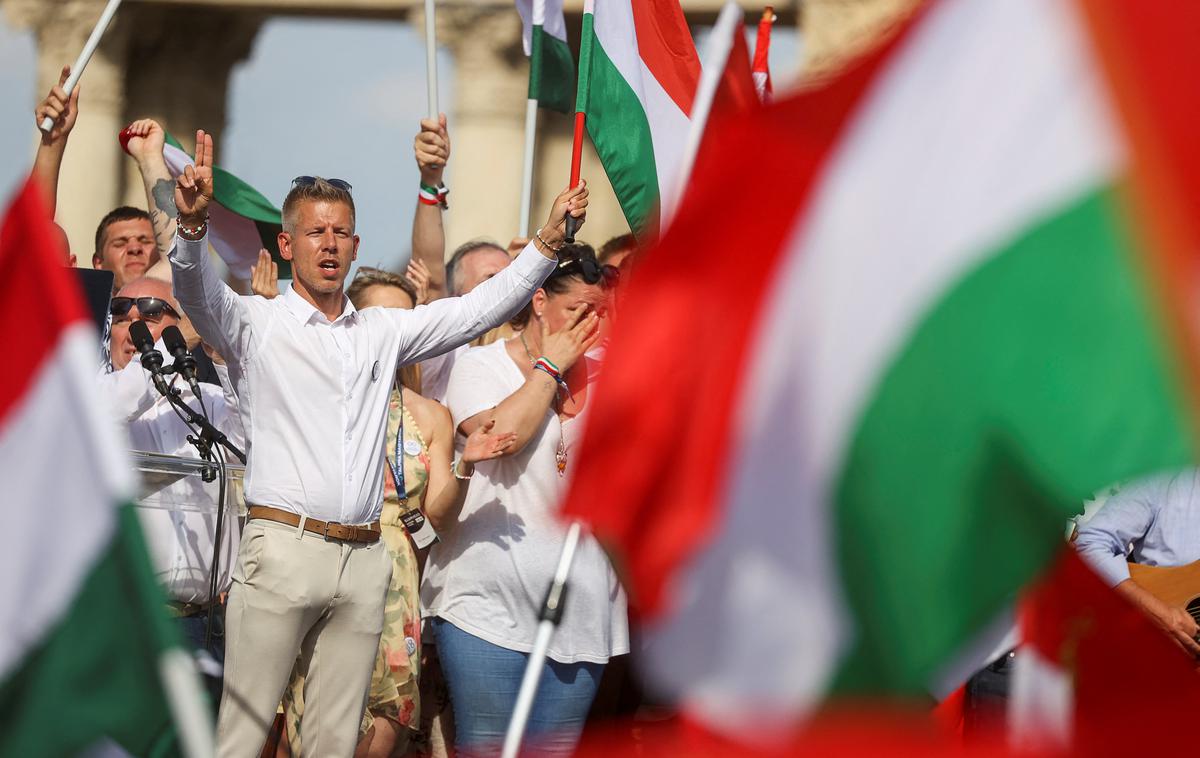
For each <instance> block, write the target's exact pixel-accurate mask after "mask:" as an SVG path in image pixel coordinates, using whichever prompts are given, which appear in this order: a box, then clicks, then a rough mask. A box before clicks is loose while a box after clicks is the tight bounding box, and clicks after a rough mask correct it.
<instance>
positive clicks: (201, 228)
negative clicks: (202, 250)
mask: <svg viewBox="0 0 1200 758" xmlns="http://www.w3.org/2000/svg"><path fill="white" fill-rule="evenodd" d="M175 225H176V227H177V228H178V230H179V236H180V237H183V238H184V239H185V240H189V241H191V242H199V241H200V240H202V239H204V235H205V234H206V233H207V232H208V217H207V216H206V217H205V218H204V220H203V221H201V222H200V223H199V224H196V225H195V226H188V225H187V224H185V223H183V219H182V218H180V217H179V216H176V217H175Z"/></svg>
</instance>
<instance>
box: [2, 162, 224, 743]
mask: <svg viewBox="0 0 1200 758" xmlns="http://www.w3.org/2000/svg"><path fill="white" fill-rule="evenodd" d="M40 198H41V196H40V195H39V194H38V193H37V192H36V191H35V188H34V186H33V184H32V183H30V184H28V185H26V187H25V188H24V190H22V191H21V193H20V194H19V195H18V196H17V198H16V201H15V202H14V203H13V205H12V207H11V208H10V209H9V211H8V214H7V216H6V217H5V219H4V222H3V226H2V227H0V265H3V267H4V270H5V271H7V272H8V276H6V277H5V279H4V282H3V284H2V285H0V324H3V325H4V327H5V330H6V331H7V332H8V333H9V334H10V335H20V336H19V342H20V344H21V351H20V352H21V359H20V360H17V361H12V362H10V363H9V364H8V365H7V367H6V368H5V370H4V372H3V374H2V377H3V378H0V475H3V479H4V483H5V484H4V486H5V488H6V493H5V499H4V515H5V519H6V523H5V528H4V530H3V532H0V542H2V543H3V544H2V546H0V629H3V630H4V631H3V632H2V633H0V727H2V735H3V736H0V755H3V756H35V755H75V754H77V753H80V752H81V751H83V750H85V749H86V748H88V747H89V746H92V745H94V744H95V743H97V741H100V740H106V739H107V740H112V741H115V742H117V743H119V744H120V745H121V746H122V747H124V748H125V749H126V750H128V751H129V752H131V753H133V754H134V755H139V756H141V755H177V754H179V750H180V745H179V744H178V743H176V741H175V740H176V728H178V733H179V736H180V738H181V739H182V742H183V750H184V754H185V755H201V754H205V753H207V754H209V755H211V754H212V740H211V734H209V733H208V731H206V730H210V729H211V723H210V722H209V719H208V718H207V717H206V716H205V708H204V705H203V703H202V701H201V700H200V698H201V694H200V689H199V683H198V681H197V680H196V675H195V668H194V666H193V664H192V661H191V657H190V656H189V655H188V654H187V653H185V652H184V651H183V650H182V649H181V648H179V647H178V646H177V645H178V644H179V640H178V632H177V631H176V629H175V627H174V626H173V625H172V624H171V621H170V619H169V618H167V616H166V606H165V600H164V599H163V597H162V593H161V591H160V590H159V589H158V586H157V585H156V584H155V580H154V575H153V573H152V571H151V568H150V565H149V561H148V558H147V557H146V546H145V543H144V541H143V539H142V534H141V530H140V528H139V526H138V521H137V517H136V516H135V515H134V513H133V510H132V508H131V507H130V506H128V505H122V503H127V502H128V501H129V499H130V498H131V497H132V495H133V481H132V468H131V467H130V464H129V462H128V461H127V460H126V458H125V455H124V453H123V451H124V449H125V447H126V444H125V443H124V442H122V441H120V440H119V439H118V437H117V434H116V427H115V425H114V422H113V421H112V420H110V418H108V417H107V416H106V415H105V413H104V407H105V406H104V403H103V398H97V397H96V388H95V374H96V339H97V337H96V331H95V328H94V327H93V325H92V320H91V318H90V316H89V315H88V313H87V310H86V308H85V306H84V302H83V296H82V293H81V292H79V290H78V285H77V284H76V281H75V276H74V275H73V272H72V271H71V270H70V269H68V268H64V267H63V266H61V265H59V264H58V260H59V258H60V257H61V256H60V255H59V254H58V253H56V252H55V245H56V243H55V241H54V239H55V238H54V236H53V234H52V232H51V226H50V217H49V215H48V214H47V213H46V211H45V209H44V208H43V207H42V203H41V199H40ZM172 712H173V713H174V715H175V717H176V718H175V719H174V725H173V723H172V722H173V719H172Z"/></svg>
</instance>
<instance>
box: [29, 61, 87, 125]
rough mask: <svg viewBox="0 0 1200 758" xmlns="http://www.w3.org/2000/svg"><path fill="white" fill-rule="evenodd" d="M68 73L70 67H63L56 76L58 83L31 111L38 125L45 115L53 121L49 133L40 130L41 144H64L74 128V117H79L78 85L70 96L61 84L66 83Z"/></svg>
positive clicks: (69, 73)
mask: <svg viewBox="0 0 1200 758" xmlns="http://www.w3.org/2000/svg"><path fill="white" fill-rule="evenodd" d="M70 75H71V67H70V66H65V67H63V70H62V73H61V74H60V75H59V77H58V84H57V85H56V86H54V87H52V88H51V89H50V92H49V94H47V95H46V99H44V100H42V102H40V103H38V107H37V108H35V109H34V111H33V116H34V118H35V119H36V121H37V123H38V124H39V125H40V124H41V123H42V119H44V118H47V117H49V118H50V120H51V121H53V122H54V126H52V127H51V128H50V133H49V134H47V133H45V132H42V144H43V145H61V144H65V143H66V141H67V137H68V136H69V135H70V134H71V130H72V129H74V128H75V119H76V118H78V117H79V85H78V84H77V85H75V89H74V90H73V91H72V92H71V96H70V97H67V93H66V90H64V89H63V85H64V84H66V83H67V77H69V76H70Z"/></svg>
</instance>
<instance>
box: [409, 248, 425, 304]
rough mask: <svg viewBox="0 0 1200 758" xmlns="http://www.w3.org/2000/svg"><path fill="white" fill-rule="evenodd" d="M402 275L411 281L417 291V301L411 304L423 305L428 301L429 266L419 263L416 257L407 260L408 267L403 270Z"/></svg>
mask: <svg viewBox="0 0 1200 758" xmlns="http://www.w3.org/2000/svg"><path fill="white" fill-rule="evenodd" d="M404 276H405V277H406V278H407V279H408V281H409V282H410V283H412V286H413V289H415V290H416V291H417V302H415V303H413V305H425V304H426V303H428V302H429V278H430V277H429V267H428V266H426V265H425V264H424V263H421V262H420V261H419V260H417V259H416V258H413V259H411V260H410V261H409V262H408V268H407V269H405V271H404Z"/></svg>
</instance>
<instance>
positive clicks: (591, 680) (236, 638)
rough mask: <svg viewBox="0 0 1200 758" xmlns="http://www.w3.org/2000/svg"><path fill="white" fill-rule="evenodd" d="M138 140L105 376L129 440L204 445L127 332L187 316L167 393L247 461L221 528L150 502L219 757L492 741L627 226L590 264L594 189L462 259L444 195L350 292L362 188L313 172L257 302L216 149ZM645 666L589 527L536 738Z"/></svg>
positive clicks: (553, 742)
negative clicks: (215, 251)
mask: <svg viewBox="0 0 1200 758" xmlns="http://www.w3.org/2000/svg"><path fill="white" fill-rule="evenodd" d="M66 75H67V72H66V71H65V70H64V72H63V79H62V80H60V83H59V86H56V87H54V88H53V89H52V90H51V91H50V92H49V93H48V95H47V96H46V98H45V99H44V100H43V101H42V103H41V104H40V105H39V106H38V108H37V110H36V116H37V119H38V120H39V121H40V120H41V119H42V118H43V117H47V116H48V117H50V118H51V119H52V120H53V122H54V128H53V129H52V130H51V131H49V132H48V133H45V134H44V135H43V137H42V142H41V145H40V146H39V149H38V154H37V157H36V160H35V165H34V174H35V176H36V177H37V178H38V179H39V180H40V184H41V186H42V187H43V188H45V190H46V194H47V200H48V201H49V202H50V203H51V208H52V209H53V208H54V203H55V200H56V198H57V181H58V172H59V168H60V167H61V163H62V157H63V152H64V149H65V147H66V144H67V141H68V139H69V137H70V133H71V130H72V128H73V126H74V123H75V120H76V117H77V116H78V112H79V99H78V98H79V90H78V89H77V90H76V91H75V92H74V93H72V95H71V96H70V97H68V96H67V95H66V94H65V93H64V92H63V90H62V83H63V81H65V77H66ZM123 142H124V145H125V149H126V152H128V154H129V155H130V156H131V158H132V159H133V160H134V161H135V162H136V164H137V166H138V169H139V171H140V174H141V177H142V179H143V183H144V187H145V193H146V202H147V206H148V208H149V210H148V211H143V210H141V209H138V208H132V207H120V208H116V209H114V210H113V211H111V212H110V213H108V214H106V215H105V216H104V218H103V219H101V220H100V223H99V225H98V227H97V231H96V241H95V250H94V253H93V256H92V265H93V267H94V268H96V269H100V270H103V271H108V272H111V274H112V279H113V285H112V299H111V301H110V306H109V315H110V319H109V323H108V329H107V334H106V335H105V338H104V341H105V343H106V344H107V345H108V346H109V347H110V351H109V352H108V353H106V354H105V355H104V358H103V359H102V363H103V366H102V368H101V370H100V371H99V372H98V379H97V382H98V387H99V389H100V391H101V392H102V393H104V394H105V395H107V396H108V398H109V399H110V401H111V405H112V406H113V407H114V409H115V410H116V412H117V413H118V415H119V417H120V419H121V420H122V421H124V422H125V423H126V424H127V426H128V430H129V435H130V443H131V446H132V447H133V448H135V449H138V450H144V451H148V452H153V453H165V454H169V455H175V456H181V457H193V458H194V457H196V456H197V450H196V449H195V447H194V445H193V443H192V441H191V440H189V437H191V436H193V435H192V432H193V430H192V429H191V428H190V427H189V425H188V424H187V423H186V421H185V419H183V418H182V417H180V416H179V415H178V414H177V413H175V411H174V409H173V408H172V407H171V404H170V403H169V402H168V401H167V399H166V398H165V397H164V396H163V395H162V394H161V393H159V392H158V391H157V390H156V389H155V383H154V377H153V376H152V374H151V372H150V371H149V370H147V368H146V367H144V366H143V364H142V362H141V361H139V360H138V359H137V355H138V351H139V348H138V347H136V346H135V344H134V340H133V339H132V338H131V336H130V333H131V325H133V324H134V323H135V322H139V321H140V322H142V323H143V324H145V325H146V326H147V327H149V332H150V335H151V338H152V339H153V340H156V341H157V345H156V347H157V348H158V349H159V350H160V351H162V352H167V350H166V346H165V345H164V344H163V333H164V330H166V329H168V327H177V328H179V329H180V330H181V332H182V334H183V335H184V336H185V338H186V340H187V343H188V347H189V349H191V351H192V355H193V356H194V357H195V359H196V361H197V364H198V365H199V367H200V368H199V373H200V374H201V378H202V380H205V381H202V382H201V383H200V384H199V385H198V386H199V388H200V394H199V396H197V395H196V393H195V392H194V391H193V390H192V389H191V388H189V386H188V383H187V382H186V381H184V380H183V378H182V376H181V375H180V374H174V375H172V376H171V377H170V378H169V379H168V382H169V387H170V389H172V390H176V391H178V393H179V399H180V400H182V401H183V402H184V403H186V404H187V405H189V406H190V407H191V408H192V409H193V410H194V411H196V412H201V411H203V412H205V413H206V414H207V416H208V418H209V419H210V420H211V422H212V423H213V424H214V425H215V426H216V427H217V428H218V429H219V430H220V431H222V432H224V433H225V434H226V435H227V436H228V438H229V440H230V441H231V442H232V443H233V444H234V445H235V446H238V447H242V448H244V449H245V450H246V451H247V453H248V461H247V464H246V469H245V480H244V481H245V483H244V500H245V509H244V512H243V513H242V515H241V518H231V520H230V522H229V523H231V525H232V528H226V529H224V530H223V531H222V532H221V535H220V537H219V538H218V537H217V526H216V512H217V509H218V504H217V503H216V501H215V499H214V497H213V494H212V493H211V492H206V491H203V490H204V487H203V485H202V484H201V483H199V482H197V483H194V484H193V483H183V482H180V483H176V484H173V485H171V486H170V488H169V490H170V492H169V497H168V498H160V499H163V500H167V499H173V500H174V501H175V502H176V503H178V504H179V505H180V507H179V508H171V507H166V508H143V509H139V515H140V516H141V521H142V525H143V529H144V531H145V532H146V534H147V536H148V543H149V545H150V552H151V560H152V563H153V565H154V567H155V570H156V572H157V574H158V576H159V578H160V580H161V583H162V586H163V588H164V590H165V591H166V595H167V597H168V610H169V611H170V613H171V615H173V616H174V617H176V618H178V620H179V624H180V627H181V629H182V630H183V632H184V636H185V638H186V639H187V641H188V642H189V644H191V645H192V646H193V647H194V648H195V649H197V651H198V652H199V654H200V655H201V656H202V658H204V657H206V659H207V660H209V661H211V662H215V663H216V664H217V665H216V666H215V667H213V666H210V667H208V668H207V669H205V668H204V667H202V670H207V671H209V672H210V673H214V674H216V676H214V677H213V678H212V680H211V681H210V683H211V685H212V687H211V688H212V690H213V693H214V696H215V698H217V702H218V703H219V706H218V709H217V713H218V717H217V718H218V720H217V741H218V754H220V755H229V756H235V755H236V756H250V755H259V754H264V755H321V756H326V755H347V756H348V755H354V754H358V755H372V756H375V755H405V754H417V753H421V754H430V755H447V754H450V753H451V752H454V753H457V754H459V755H470V754H473V751H481V752H493V751H494V749H495V746H496V745H497V744H498V743H499V742H500V741H501V740H502V739H503V736H504V732H505V729H506V727H507V725H508V721H509V718H510V716H511V714H512V709H513V705H514V703H515V701H516V697H517V690H518V688H519V686H520V682H521V678H522V675H523V672H524V668H525V664H526V662H527V661H528V658H529V655H528V654H529V652H530V650H531V648H532V644H533V639H534V628H535V626H536V624H537V620H538V612H539V608H540V605H541V602H542V600H543V595H544V593H545V591H546V589H547V587H548V586H549V582H550V579H551V577H552V575H553V571H554V566H555V563H556V561H557V557H558V553H559V550H560V549H561V546H562V542H563V535H564V529H563V528H562V526H561V525H560V524H559V523H558V522H557V521H556V519H555V516H554V511H555V507H556V504H557V500H558V498H559V496H560V495H561V493H562V491H563V489H564V486H565V482H566V476H567V474H568V473H569V470H570V467H571V466H572V465H574V464H575V460H574V456H575V455H576V450H577V448H578V440H579V433H580V428H581V426H582V424H583V418H584V416H585V414H586V408H587V405H588V400H589V387H590V386H591V385H592V383H593V382H594V381H595V377H596V374H597V371H598V370H599V367H600V365H601V363H602V359H603V353H604V341H605V339H606V337H607V334H608V327H609V324H611V322H612V319H613V318H614V317H615V307H616V302H615V301H616V298H615V292H616V288H617V286H618V284H619V282H620V280H621V273H622V272H624V273H625V274H626V276H627V275H628V273H629V271H630V269H631V267H632V265H633V261H634V257H635V254H636V244H635V241H634V239H633V237H632V236H626V237H621V238H617V239H615V240H612V241H610V242H609V243H608V244H606V245H605V246H604V247H603V248H602V249H601V251H600V254H599V255H597V253H596V252H595V251H594V250H593V249H592V248H591V247H590V246H588V245H587V244H584V243H582V242H576V243H574V244H566V243H565V242H564V234H565V226H566V219H567V217H569V216H570V217H574V218H575V219H576V220H577V222H578V223H580V224H582V223H583V222H584V220H585V217H586V209H587V204H588V189H587V187H586V184H585V183H583V182H581V183H580V184H579V185H578V186H576V187H571V188H567V189H566V190H564V191H563V192H562V193H561V194H560V195H559V196H558V197H557V198H556V199H555V201H554V203H553V205H552V207H551V208H550V210H549V213H548V214H547V219H546V222H545V223H544V224H542V226H541V227H540V228H539V229H538V230H537V232H536V233H535V235H534V238H533V239H532V240H513V241H512V242H511V243H509V244H508V245H501V244H498V243H495V242H491V241H486V240H474V241H470V242H467V243H466V244H463V245H461V246H460V247H459V248H458V249H456V250H454V251H453V253H452V254H451V255H449V256H448V257H447V256H446V250H445V238H444V232H443V227H442V213H443V210H444V206H445V203H444V195H438V194H437V193H436V192H419V193H414V194H418V197H417V198H416V202H415V203H414V205H415V213H414V223H413V235H412V239H413V249H412V253H411V258H410V260H409V262H408V263H407V266H406V268H405V271H404V274H400V273H396V272H392V271H387V270H382V269H377V268H366V267H363V268H359V269H358V270H357V272H356V273H355V274H354V275H353V276H351V275H350V273H351V264H352V262H353V261H354V260H355V258H356V257H357V251H358V245H359V238H358V236H357V235H356V234H355V204H354V196H353V187H352V186H351V185H350V183H349V182H346V181H344V180H341V179H335V178H321V177H312V176H299V177H297V178H296V180H295V181H294V182H293V184H292V187H291V189H290V191H289V192H288V194H287V197H286V198H285V199H284V202H283V206H282V222H283V223H282V233H281V234H280V235H279V238H278V245H279V251H278V252H279V256H280V258H282V259H283V260H285V261H287V262H288V263H290V265H291V272H292V279H291V281H290V283H289V282H286V281H285V282H280V281H279V279H278V263H277V262H276V261H275V260H273V259H272V256H271V254H270V253H268V251H267V250H265V249H264V250H261V251H259V258H258V264H257V265H256V266H255V267H254V269H253V272H252V276H251V279H250V281H249V282H248V283H247V284H248V286H249V289H250V292H249V293H246V294H241V293H239V292H237V291H235V289H234V288H232V287H231V286H230V285H229V284H228V283H227V282H226V281H223V280H222V278H221V277H220V275H219V274H218V272H217V269H216V268H215V267H214V265H213V262H212V261H211V260H210V253H209V249H208V244H207V240H208V228H207V227H208V224H209V222H210V219H209V214H208V211H209V208H210V204H211V203H212V199H213V189H214V186H213V185H214V178H213V171H212V167H213V154H214V145H213V141H212V138H211V136H210V135H207V134H204V133H203V132H200V133H197V135H196V157H195V162H194V165H193V166H192V167H189V168H187V169H186V170H185V172H184V173H183V174H181V175H179V176H178V177H172V175H171V173H170V171H169V170H168V168H167V165H166V162H165V160H164V158H163V148H164V143H165V132H164V130H163V128H162V126H161V125H160V124H158V123H156V122H155V121H153V120H150V119H142V120H138V121H135V122H133V123H131V124H130V125H129V126H128V127H127V128H126V129H125V131H124V134H123ZM414 156H415V159H416V162H417V164H418V167H419V169H420V176H421V185H422V188H438V187H442V186H443V174H444V172H445V169H446V165H447V162H448V161H449V159H450V141H449V133H448V128H447V123H446V120H445V118H444V117H443V118H442V119H441V120H440V121H432V120H426V121H422V123H421V125H420V131H419V133H418V135H417V137H416V139H415V141H414ZM61 237H62V241H63V245H64V262H65V263H67V264H69V265H71V264H74V263H75V261H76V259H75V256H74V255H72V254H70V253H69V252H67V250H68V249H69V243H68V242H67V239H66V235H65V234H63V235H61ZM398 253H399V251H398ZM398 257H399V255H398ZM347 280H348V281H347ZM218 539H219V542H220V544H219V545H218V546H216V550H215V551H214V542H215V541H217V540H218ZM214 555H215V556H217V566H218V569H219V570H218V576H217V577H216V581H215V584H213V583H212V582H211V576H210V569H211V568H212V564H213V557H214ZM213 587H215V588H216V590H217V591H216V592H215V593H214V592H212V588H213ZM628 652H629V634H628V626H627V620H626V608H625V597H624V594H623V591H622V588H621V585H620V582H619V581H618V580H617V577H616V575H615V573H614V572H613V569H612V567H611V565H610V564H609V561H608V558H607V557H606V555H605V554H604V552H603V551H602V550H601V549H600V547H599V545H598V544H597V543H596V542H595V541H594V540H593V539H591V538H585V539H584V540H583V543H582V545H581V547H580V550H579V553H578V555H577V557H576V560H575V563H574V568H573V571H572V595H571V602H570V603H569V604H568V605H567V606H566V612H565V615H564V617H563V619H562V621H561V623H560V626H559V629H558V632H557V634H556V635H555V638H554V641H553V643H552V644H551V646H550V650H549V655H548V659H547V661H546V664H545V667H544V672H543V676H542V682H541V685H540V687H539V689H538V694H537V698H536V701H535V706H534V709H533V712H532V714H531V718H530V721H529V728H528V735H529V740H530V744H532V745H533V746H535V747H536V749H538V750H539V751H540V752H542V753H545V754H559V755H567V754H569V753H570V752H571V751H572V749H573V747H574V745H575V743H576V741H577V740H578V738H579V735H580V733H581V730H582V728H583V724H584V722H585V720H586V718H587V716H588V713H589V710H590V708H591V707H592V705H593V701H594V700H595V697H596V693H597V691H598V688H599V686H600V681H601V677H602V674H603V672H604V669H605V665H606V663H607V662H608V661H609V660H610V659H612V658H613V657H616V656H623V655H625V654H627V653H628Z"/></svg>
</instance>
